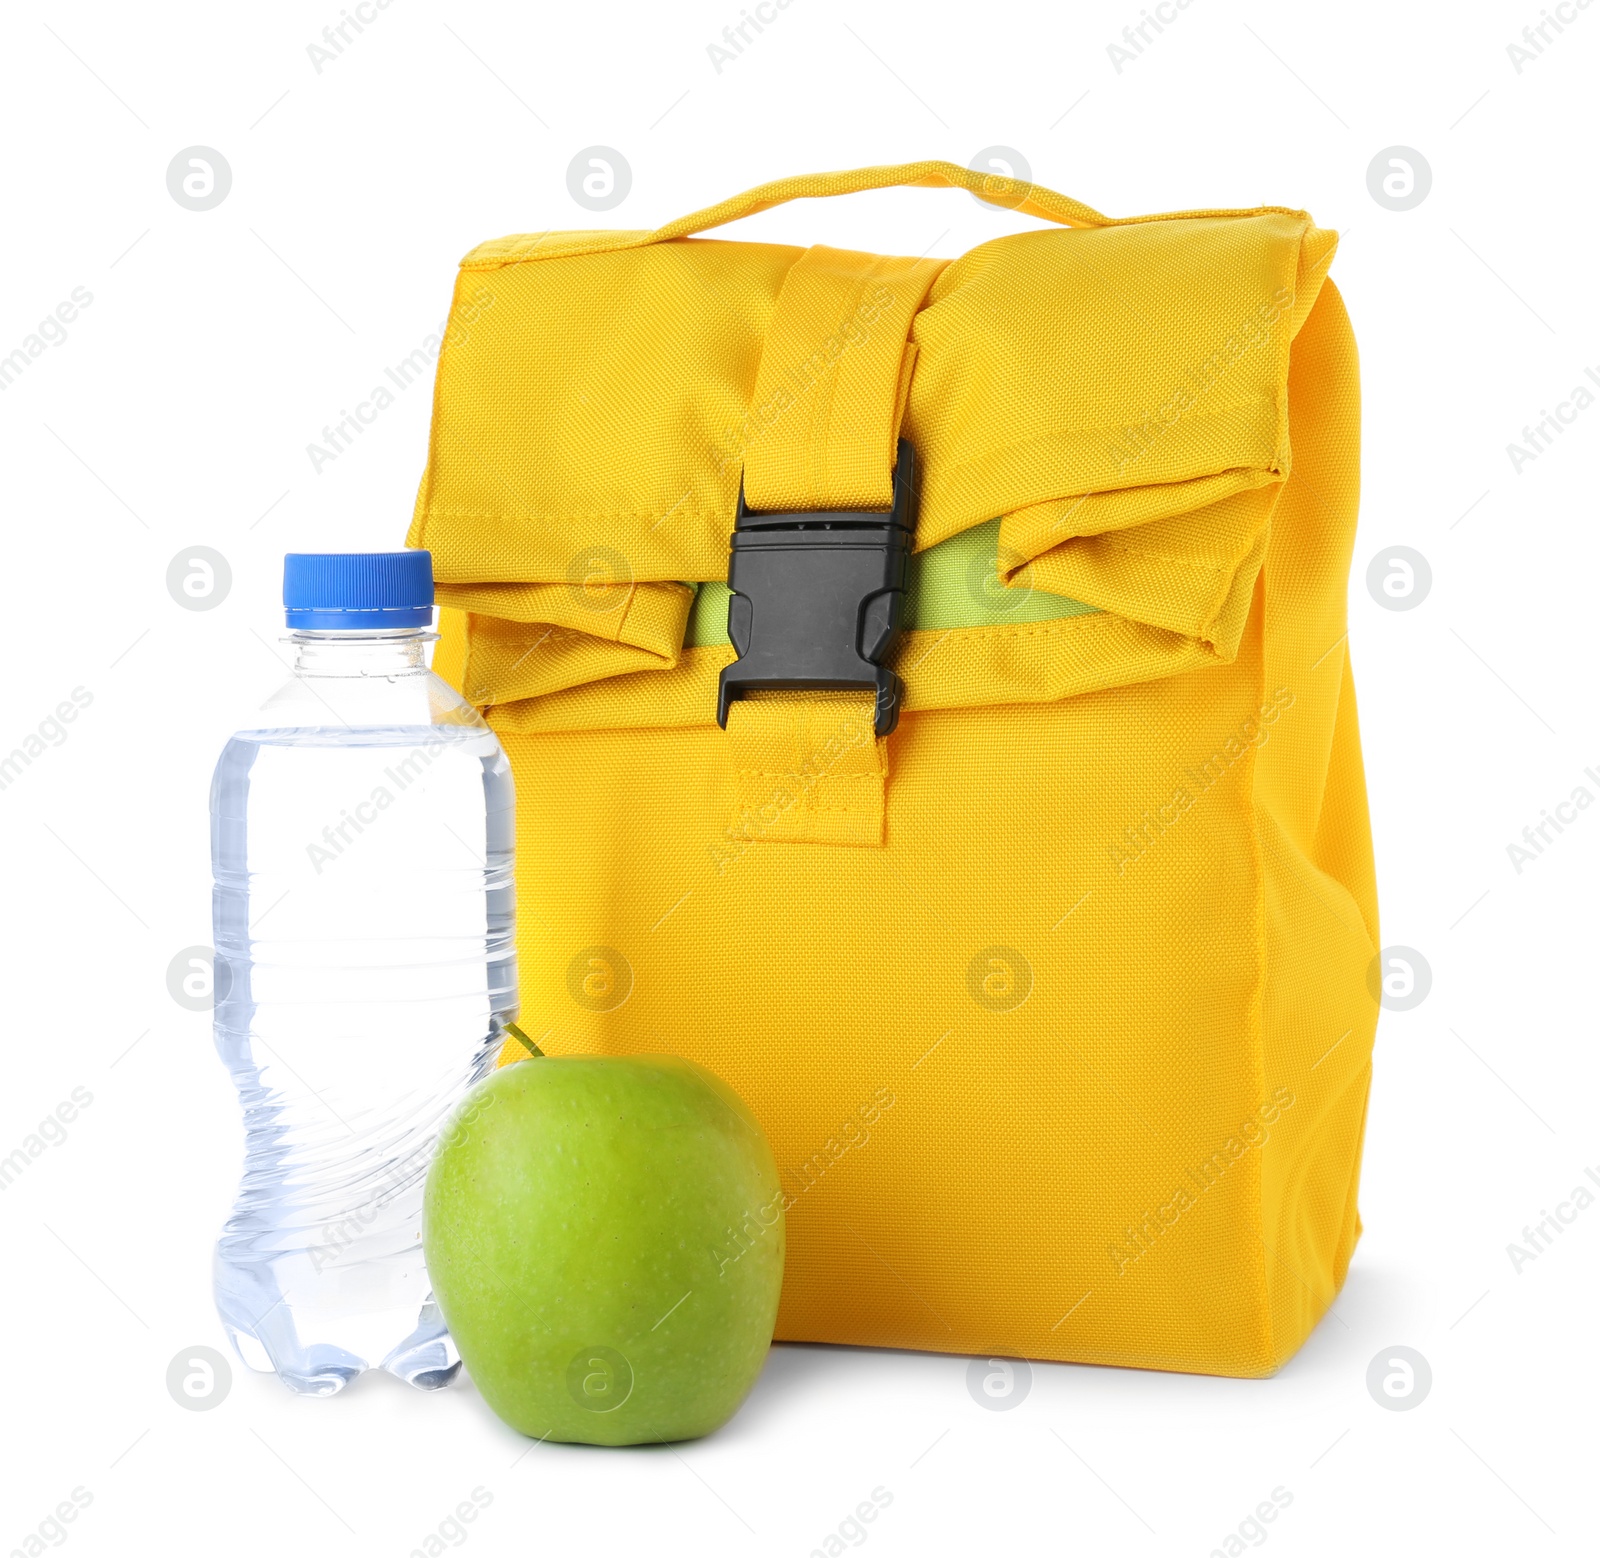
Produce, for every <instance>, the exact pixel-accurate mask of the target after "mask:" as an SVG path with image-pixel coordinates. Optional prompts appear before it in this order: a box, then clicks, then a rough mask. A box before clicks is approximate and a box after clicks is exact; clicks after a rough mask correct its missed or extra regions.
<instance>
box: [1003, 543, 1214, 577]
mask: <svg viewBox="0 0 1600 1558" xmlns="http://www.w3.org/2000/svg"><path fill="white" fill-rule="evenodd" d="M1080 539H1085V540H1086V539H1088V538H1087V537H1082V538H1080ZM1101 544H1102V546H1104V548H1105V549H1106V550H1107V551H1108V552H1122V553H1125V554H1126V555H1127V556H1129V557H1148V558H1149V559H1150V560H1151V561H1152V562H1157V563H1171V564H1173V566H1174V567H1178V568H1192V569H1193V570H1194V571H1195V572H1196V573H1210V574H1224V573H1233V572H1234V571H1235V569H1236V568H1237V567H1238V564H1237V563H1236V564H1234V565H1233V567H1231V568H1230V567H1227V566H1225V565H1223V564H1221V563H1197V562H1195V561H1194V560H1193V559H1191V558H1188V557H1169V556H1168V555H1167V554H1166V553H1165V552H1147V551H1145V550H1144V548H1142V547H1137V546H1119V545H1117V543H1116V542H1115V541H1105V542H1102V543H1101ZM1041 555H1044V556H1048V555H1049V554H1048V553H1045V554H1041ZM1034 561H1035V562H1037V561H1039V559H1038V558H1035V559H1034Z"/></svg>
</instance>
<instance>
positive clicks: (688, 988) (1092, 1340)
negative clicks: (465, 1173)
mask: <svg viewBox="0 0 1600 1558" xmlns="http://www.w3.org/2000/svg"><path fill="white" fill-rule="evenodd" d="M899 184H914V185H933V186H938V185H944V186H956V187H961V188H965V189H968V190H970V191H971V192H972V193H973V194H976V195H978V196H979V197H980V198H982V199H986V200H989V201H991V202H993V203H995V204H999V205H1004V206H1009V207H1013V208H1015V209H1016V210H1018V211H1021V212H1023V213H1026V214H1030V215H1033V216H1038V217H1042V218H1045V219H1047V220H1049V221H1050V222H1052V223H1055V224H1059V225H1056V226H1052V227H1050V228H1047V229H1043V230H1039V231H1032V232H1023V233H1018V234H1014V235H1009V236H1005V237H1001V238H997V239H995V240H993V241H992V242H989V243H985V244H982V245H980V246H979V247H978V248H976V249H974V250H972V251H971V252H970V253H969V254H966V255H964V256H963V257H962V258H960V259H957V260H930V259H908V258H900V257H895V256H885V255H874V254H864V253H856V252H853V251H849V250H842V249H832V248H826V247H820V246H819V247H816V248H810V249H802V248H796V247H791V246H788V245H784V244H773V243H738V242H726V241H719V240H713V239H705V238H700V237H697V236H695V235H696V234H699V233H701V232H702V231H704V230H705V229H708V228H713V227H716V226H718V225H720V224H722V223H725V222H728V221H732V220H733V219H735V218H737V217H740V216H744V215H748V214H750V213H753V212H756V211H760V210H764V209H766V208H767V207H769V206H772V205H776V204H778V203H780V202H782V201H785V200H791V199H795V198H797V197H815V196H825V195H837V194H844V193H849V192H852V191H857V190H866V189H877V188H882V187H885V186H889V185H899ZM1335 243H1336V238H1335V235H1334V234H1333V233H1332V232H1327V231H1324V230H1322V229H1319V228H1317V227H1315V226H1313V225H1312V223H1311V221H1310V219H1309V218H1308V217H1307V216H1306V214H1305V213H1304V212H1300V211H1291V210H1286V209H1280V208H1277V207H1264V208H1261V209H1259V210H1254V211H1197V212H1187V213H1183V214H1179V215H1174V216H1159V217H1140V218H1135V219H1131V220H1113V219H1111V218H1107V217H1104V216H1101V215H1100V214H1099V213H1098V212H1095V211H1093V210H1090V209H1089V208H1088V207H1086V206H1082V205H1080V204H1078V203H1077V202H1075V201H1072V200H1068V199H1065V198H1063V197H1062V196H1059V195H1056V194H1053V193H1051V192H1050V191H1048V190H1044V189H1041V188H1039V187H1038V186H1036V185H1023V184H1015V183H1009V182H1007V181H1004V180H997V179H993V178H986V177H985V176H983V175H980V174H977V173H971V172H969V171H967V170H965V169H962V168H958V167H955V166H953V165H952V164H949V163H943V162H923V163H913V164H909V165H906V166H903V167H890V168H867V169H862V170H859V171H856V172H849V173H832V174H821V175H816V176H813V177H803V178H793V179H786V180H783V181H781V182H778V183H775V184H769V185H766V186H763V187H762V188H759V189H755V190H752V191H750V192H749V193H748V194H745V195H742V196H738V197H736V198H734V199H732V200H729V201H726V202H724V203H723V204H721V205H718V206H713V207H711V208H710V209H709V210H706V211H702V212H700V213H698V214H696V215H694V216H691V217H687V218H684V219H683V220H681V221H678V222H674V223H672V224H670V225H668V226H666V227H663V228H660V229H658V230H657V231H655V232H575V233H542V234H537V235H529V236H522V237H512V238H504V239H500V240H498V241H496V242H493V243H488V244H485V245H484V246H483V247H481V248H479V249H476V250H474V251H473V252H472V253H471V254H469V255H468V256H467V258H466V259H465V261H463V263H462V266H461V270H460V274H459V279H458V282H457V287H456V294H455V300H454V303H453V306H452V311H451V317H450V322H449V325H448V328H447V329H446V331H445V333H444V336H443V340H442V344H441V349H440V352H439V359H438V380H437V386H436V391H435V405H434V417H433V428H432V435H431V442H430V447H429V457H428V466H427V470H426V473H425V474H424V476H423V479H422V485H421V491H420V493H419V494H418V498H417V507H416V517H415V521H414V523H413V525H412V528H411V534H410V541H411V544H413V545H415V546H423V547H427V548H428V549H429V550H431V552H432V554H433V560H434V568H435V573H436V577H437V580H438V594H439V598H440V600H441V602H442V604H443V605H444V606H445V607H446V608H447V609H446V610H445V611H444V612H443V613H442V617H443V622H442V630H443V634H444V641H443V643H442V644H441V646H440V651H439V659H438V669H439V670H440V671H441V673H442V674H444V675H445V676H446V677H447V678H448V679H450V680H452V681H454V682H455V683H456V684H457V685H458V686H459V687H460V689H461V690H462V692H463V693H464V694H465V696H466V697H467V698H468V699H469V700H470V701H471V702H473V703H474V704H476V705H478V706H479V707H481V708H482V709H483V710H484V712H485V714H486V716H487V718H488V720H489V723H490V724H491V725H492V726H493V727H494V729H495V731H496V732H497V733H498V735H499V737H500V740H501V742H502V743H503V744H504V746H505V749H506V751H507V753H508V754H509V756H510V759H511V763H512V767H513V770H514V773H515V778H516V790H517V822H518V837H517V892H518V909H519V925H520V931H519V957H520V972H521V987H522V999H523V1007H522V1014H521V1016H520V1018H519V1022H520V1025H521V1026H522V1027H523V1028H524V1029H526V1030H527V1032H528V1033H529V1034H530V1035H532V1036H533V1037H534V1038H535V1039H536V1040H537V1041H538V1043H539V1044H540V1045H541V1046H542V1047H543V1048H544V1049H546V1050H547V1051H549V1052H551V1053H555V1054H565V1053H576V1052H603V1053H611V1054H629V1053H634V1052H640V1051H659V1050H672V1051H676V1052H678V1053H680V1054H683V1055H686V1056H688V1057H690V1058H691V1059H693V1060H695V1061H698V1062H699V1063H701V1064H702V1065H705V1066H708V1067H710V1068H711V1069H712V1070H713V1071H715V1072H717V1073H718V1074H719V1075H720V1076H722V1077H724V1078H726V1080H727V1081H728V1082H729V1083H730V1084H731V1085H732V1086H733V1087H734V1088H735V1089H737V1091H738V1092H739V1093H740V1094H741V1095H742V1096H743V1097H744V1099H745V1100H746V1101H747V1102H748V1103H749V1105H750V1107H751V1108H752V1109H753V1110H754V1112H755V1114H756V1115H757V1117H758V1118H759V1119H760V1121H761V1123H762V1125H763V1126H764V1127H765V1129H766V1131H767V1133H768V1135H769V1136H770V1138H771V1141H772V1145H773V1149H774V1151H775V1153H776V1155H777V1161H778V1165H779V1169H780V1171H781V1174H782V1177H783V1184H784V1190H785V1199H786V1204H787V1210H788V1241H789V1252H788V1267H787V1273H786V1277H785V1283H784V1292H783V1303H782V1308H781V1310H780V1313H779V1317H778V1333H777V1334H778V1336H779V1337H780V1338H786V1339H791V1340H806V1341H825V1342H850V1343H861V1344H869V1345H874V1346H885V1347H910V1348H921V1349H929V1350H933V1351H939V1352H953V1353H984V1354H1006V1355H1013V1356H1024V1357H1031V1358H1043V1359H1070V1360H1076V1361H1081V1362H1088V1363H1099V1364H1124V1365H1134V1366H1138V1367H1146V1368H1161V1369H1182V1370H1191V1371H1197V1372H1205V1373H1216V1374H1234V1375H1264V1374H1270V1373H1271V1372H1272V1371H1273V1370H1275V1369H1277V1368H1278V1367H1279V1366H1280V1365H1281V1364H1282V1363H1283V1362H1284V1360H1285V1359H1286V1358H1288V1357H1289V1356H1290V1355H1291V1354H1292V1353H1293V1352H1294V1351H1295V1350H1296V1348H1298V1347H1299V1345H1300V1344H1301V1342H1302V1341H1304V1339H1305V1337H1306V1335H1307V1334H1308V1332H1309V1331H1310V1330H1311V1327H1312V1326H1313V1325H1314V1324H1315V1323H1316V1321H1317V1320H1318V1318H1319V1317H1320V1316H1321V1315H1322V1313H1323V1311H1324V1310H1325V1309H1327V1308H1328V1306H1329V1304H1330V1303H1331V1302H1332V1301H1333V1299H1334V1298H1335V1296H1336V1295H1337V1293H1338V1291H1339V1288H1340V1286H1341V1284H1342V1283H1343V1281H1344V1276H1345V1271H1346V1268H1347V1266H1348V1264H1349V1260H1350V1254H1351V1251H1352V1249H1353V1247H1354V1245H1355V1242H1356V1238H1357V1236H1358V1234H1359V1231H1360V1222H1359V1219H1358V1216H1357V1212H1356V1182H1357V1177H1358V1172H1359V1166H1360V1159H1361V1141H1362V1131H1363V1127H1364V1123H1365V1117H1366V1104H1367V1093H1368V1085H1369V1081H1370V1077H1371V1051H1372V1038H1373V1030H1374V1027H1375V1022H1376V1017H1377V1004H1376V1001H1375V999H1374V994H1373V993H1372V992H1371V991H1369V985H1368V978H1369V974H1368V970H1369V967H1370V966H1371V965H1373V963H1374V958H1375V954H1376V950H1377V946H1378V922H1377V902H1376V893H1375V887H1374V879H1373V865H1372V849H1371V839H1370V832H1369V826H1368V819H1367V803H1366V792H1365V783H1364V779H1363V775H1362V765H1361V749H1360V742H1359V737H1358V733H1357V725H1356V704H1355V693H1354V688H1353V685H1352V682H1351V674H1350V661H1349V656H1348V653H1347V649H1346V642H1345V631H1346V630H1345V594H1346V582H1347V575H1348V570H1349V564H1350V554H1351V547H1352V544H1353V540H1354V533H1355V525H1356V507H1357V486H1358V454H1359V400H1358V388H1357V368H1356V349H1355V342H1354V339H1353V337H1352V335H1351V331H1350V325H1349V321H1348V319H1347V318H1346V315H1345V310H1344V305H1343V303H1342V302H1341V300H1340V297H1339V294H1338V292H1337V291H1336V290H1335V288H1334V286H1333V284H1332V282H1330V281H1328V280H1327V279H1326V275H1327V270H1328V266H1329V263H1330V262H1331V260H1332V258H1333V252H1334V247H1335ZM730 543H731V545H730ZM730 582H731V589H730ZM510 1050H511V1053H508V1054H506V1055H505V1056H504V1057H503V1058H504V1059H505V1060H508V1061H509V1060H512V1059H515V1058H517V1056H519V1055H521V1054H522V1053H524V1052H523V1051H522V1050H521V1049H520V1048H519V1047H518V1046H516V1045H515V1044H512V1045H511V1046H510ZM775 1217H776V1213H775V1210H774V1209H772V1208H762V1207H752V1208H750V1210H749V1214H748V1215H747V1216H746V1218H745V1220H744V1222H743V1223H742V1224H741V1225H740V1226H738V1227H730V1228H729V1229H728V1231H727V1235H726V1239H725V1241H724V1242H723V1243H722V1244H721V1245H720V1246H719V1247H717V1248H714V1249H708V1250H707V1251H706V1260H705V1280H706V1281H707V1282H708V1283H710V1282H714V1281H716V1280H717V1278H718V1275H719V1273H721V1272H722V1271H724V1270H726V1269H727V1265H728V1263H729V1262H733V1261H737V1260H738V1259H740V1258H741V1256H742V1254H743V1253H744V1252H745V1251H747V1250H748V1249H749V1248H750V1247H751V1245H752V1243H753V1242H754V1241H758V1240H760V1239H762V1238H763V1237H765V1236H766V1230H767V1228H768V1226H769V1225H770V1224H771V1222H772V1221H774V1220H775Z"/></svg>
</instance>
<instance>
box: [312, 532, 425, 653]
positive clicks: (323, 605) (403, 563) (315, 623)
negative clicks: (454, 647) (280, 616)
mask: <svg viewBox="0 0 1600 1558" xmlns="http://www.w3.org/2000/svg"><path fill="white" fill-rule="evenodd" d="M283 607H284V617H285V620H286V621H287V622H288V625H289V626H290V627H291V628H299V629H303V630H306V631H310V632H314V633H328V632H338V631H344V632H362V631H365V632H368V633H371V632H374V631H376V630H381V629H388V628H425V627H430V626H432V624H433V554H432V553H431V552H419V551H409V552H290V553H288V554H287V555H286V556H285V557H284V559H283Z"/></svg>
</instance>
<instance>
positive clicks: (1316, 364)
mask: <svg viewBox="0 0 1600 1558" xmlns="http://www.w3.org/2000/svg"><path fill="white" fill-rule="evenodd" d="M1289 400H1290V407H1291V415H1292V418H1293V426H1294V469H1293V471H1292V473H1291V475H1290V478H1289V481H1288V483H1287V484H1286V486H1285V487H1284V490H1283V493H1282V496H1281V498H1280V500H1279V503H1278V507H1277V509H1276V511H1275V512H1274V516H1273V529H1272V539H1271V544H1270V546H1269V549H1268V553H1267V559H1266V563H1265V565H1264V568H1263V592H1264V597H1265V656H1266V682H1267V686H1268V687H1269V688H1274V689H1282V690H1283V695H1284V697H1285V699H1286V701H1287V703H1288V708H1287V710H1286V712H1285V714H1284V716H1283V717H1282V718H1281V719H1280V720H1279V721H1278V723H1277V725H1276V727H1275V729H1274V731H1273V734H1272V739H1271V740H1270V741H1269V742H1268V743H1267V744H1266V745H1265V746H1263V748H1262V750H1261V752H1260V755H1259V757H1258V760H1257V767H1256V773H1255V779H1256V799H1257V804H1258V808H1259V820H1260V837H1261V850H1262V863H1263V871H1264V878H1265V892H1266V947H1267V979H1266V986H1265V991H1264V1001H1263V1014H1262V1069H1263V1076H1264V1085H1265V1087H1266V1088H1267V1090H1268V1091H1269V1092H1274V1093H1281V1096H1282V1097H1283V1098H1284V1099H1285V1100H1287V1102H1286V1104H1285V1106H1284V1107H1283V1108H1282V1109H1281V1111H1280V1115H1279V1118H1278V1119H1277V1120H1276V1121H1275V1122H1274V1123H1273V1128H1272V1135H1271V1138H1270V1140H1269V1141H1268V1142H1267V1144H1266V1145H1265V1147H1264V1148H1263V1151H1262V1162H1261V1166H1262V1184H1261V1189H1262V1207H1261V1216H1262V1242H1263V1245H1264V1247H1265V1252H1266V1260H1267V1279H1268V1286H1269V1289H1270V1291H1271V1298H1272V1329H1273V1350H1274V1353H1275V1356H1276V1358H1277V1360H1278V1362H1280V1363H1281V1362H1282V1361H1283V1360H1285V1359H1287V1358H1288V1357H1289V1356H1290V1355H1292V1354H1293V1353H1294V1351H1295V1350H1296V1349H1297V1348H1298V1347H1299V1346H1300V1344H1301V1343H1302V1342H1303V1341H1304V1340H1305V1338H1306V1336H1307V1335H1308V1334H1309V1332H1310V1330H1311V1328H1312V1327H1313V1326H1314V1325H1315V1324H1316V1322H1317V1320H1318V1319H1319V1318H1320V1317H1321V1315H1322V1314H1323V1313H1324V1311H1325V1310H1326V1309H1327V1308H1328V1307H1329V1306H1330V1305H1331V1304H1332V1302H1333V1300H1334V1299H1335V1298H1336V1297H1337V1295H1338V1292H1339V1288H1340V1286H1341V1285H1342V1283H1343V1281H1344V1276H1345V1272H1346V1270H1347V1268H1348V1265H1349V1261H1350V1255H1351V1251H1352V1250H1353V1248H1354V1245H1355V1240H1356V1238H1357V1236H1358V1234H1359V1230H1360V1222H1359V1218H1358V1215H1357V1211H1356V1194H1355V1192H1356V1183H1357V1178H1358V1175H1359V1169H1360V1161H1361V1143H1362V1132H1363V1130H1364V1126H1365V1120H1366V1102H1367V1093H1368V1086H1369V1083H1370V1078H1371V1055H1372V1041H1373V1034H1374V1030H1375V1028H1376V1025H1377V1015H1378V1009H1377V1005H1376V1003H1375V1002H1374V1001H1373V999H1372V997H1371V996H1370V995H1369V993H1368V989H1367V971H1368V967H1369V965H1370V964H1371V961H1372V959H1373V957H1374V955H1375V953H1376V951H1377V946H1378V911H1377V896H1376V888H1375V881H1374V874H1373V864H1372V838H1371V829H1370V825H1369V821H1368V815H1367V802H1366V784H1365V778H1364V774H1363V770H1362V764H1361V745H1360V735H1359V727H1358V722H1357V715H1356V703H1355V686H1354V681H1353V678H1352V675H1351V670H1350V663H1349V655H1348V652H1347V648H1346V643H1345V634H1346V604H1347V595H1348V587H1349V586H1348V578H1349V567H1350V557H1351V552H1352V549H1353V547H1354V542H1355V524H1356V507H1357V500H1358V488H1359V458H1360V398H1359V388H1358V375H1357V360H1356V350H1355V340H1354V336H1353V334H1352V332H1351V329H1350V323H1349V319H1348V316H1347V315H1346V313H1345V309H1344V304H1343V302H1342V300H1341V299H1340V297H1339V294H1338V291H1337V289H1336V288H1334V286H1333V285H1332V284H1331V283H1327V284H1325V285H1324V288H1323V291H1322V293H1321V295H1320V297H1319V298H1318V300H1317V303H1316V306H1315V308H1314V309H1313V310H1312V312H1311V314H1310V316H1309V317H1308V318H1307V320H1306V323H1305V325H1304V326H1303V328H1302V330H1301V332H1300V335H1299V337H1298V338H1297V339H1296V341H1295V355H1294V360H1293V363H1292V365H1291V368H1290V375H1289Z"/></svg>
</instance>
